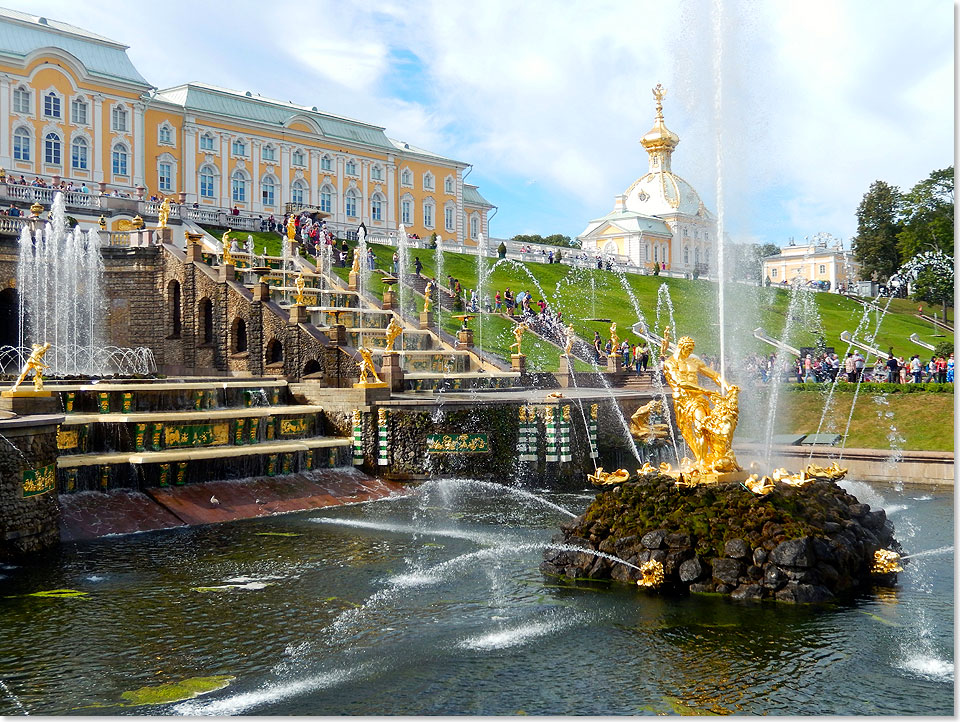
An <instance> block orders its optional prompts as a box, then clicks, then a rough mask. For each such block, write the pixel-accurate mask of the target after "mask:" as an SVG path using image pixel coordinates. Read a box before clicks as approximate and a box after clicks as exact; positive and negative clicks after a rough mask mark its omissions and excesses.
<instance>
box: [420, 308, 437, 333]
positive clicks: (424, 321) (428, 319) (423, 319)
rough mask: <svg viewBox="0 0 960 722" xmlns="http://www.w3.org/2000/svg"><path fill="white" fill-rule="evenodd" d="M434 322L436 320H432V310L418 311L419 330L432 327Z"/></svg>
mask: <svg viewBox="0 0 960 722" xmlns="http://www.w3.org/2000/svg"><path fill="white" fill-rule="evenodd" d="M434 323H436V322H435V320H434V317H433V312H432V311H421V312H420V330H421V331H422V330H423V329H426V328H432V327H433V325H434Z"/></svg>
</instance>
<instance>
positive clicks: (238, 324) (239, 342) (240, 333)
mask: <svg viewBox="0 0 960 722" xmlns="http://www.w3.org/2000/svg"><path fill="white" fill-rule="evenodd" d="M232 336H233V338H232V339H231V341H232V342H233V343H231V344H230V348H231V350H232V351H233V353H243V352H244V351H246V350H247V322H246V321H244V320H243V319H242V318H240V317H237V318H235V319H234V320H233V334H232Z"/></svg>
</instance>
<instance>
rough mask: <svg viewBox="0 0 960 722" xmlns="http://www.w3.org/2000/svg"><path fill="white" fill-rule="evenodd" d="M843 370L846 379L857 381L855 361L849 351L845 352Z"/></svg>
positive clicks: (851, 381) (853, 382)
mask: <svg viewBox="0 0 960 722" xmlns="http://www.w3.org/2000/svg"><path fill="white" fill-rule="evenodd" d="M843 370H844V372H845V373H846V374H847V381H849V382H850V383H852V384H855V383H856V382H857V362H856V361H855V360H854V358H853V353H852V352H850V351H848V352H847V357H846V358H845V359H844V360H843Z"/></svg>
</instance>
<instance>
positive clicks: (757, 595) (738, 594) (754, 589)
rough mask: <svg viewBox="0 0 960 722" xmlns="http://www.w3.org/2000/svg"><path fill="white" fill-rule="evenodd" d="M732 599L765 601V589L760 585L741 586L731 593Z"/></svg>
mask: <svg viewBox="0 0 960 722" xmlns="http://www.w3.org/2000/svg"><path fill="white" fill-rule="evenodd" d="M730 598H731V599H753V600H756V599H763V587H762V586H760V585H759V584H741V585H740V586H739V587H737V588H736V589H734V590H733V591H732V592H730Z"/></svg>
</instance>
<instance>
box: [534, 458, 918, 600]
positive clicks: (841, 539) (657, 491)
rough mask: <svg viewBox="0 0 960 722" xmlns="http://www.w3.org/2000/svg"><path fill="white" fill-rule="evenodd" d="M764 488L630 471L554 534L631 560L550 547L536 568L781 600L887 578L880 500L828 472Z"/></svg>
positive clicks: (889, 539)
mask: <svg viewBox="0 0 960 722" xmlns="http://www.w3.org/2000/svg"><path fill="white" fill-rule="evenodd" d="M765 491H766V493H765V494H763V495H760V494H756V493H754V492H752V491H750V490H749V489H748V488H747V487H746V486H744V485H743V484H741V483H726V484H724V483H720V484H710V485H699V486H684V485H682V484H678V483H677V481H676V479H675V478H672V477H670V476H665V475H656V476H646V477H644V476H640V477H639V478H637V477H634V480H632V481H625V482H623V483H621V484H620V485H618V486H613V487H608V488H607V489H605V490H603V491H601V492H600V493H599V494H597V497H596V499H595V501H594V502H593V503H592V504H591V505H590V506H589V507H588V508H587V510H586V511H585V512H584V514H583V515H582V516H580V517H578V518H577V519H574V520H571V521H569V522H567V523H565V524H563V525H561V527H560V528H561V533H560V534H558V535H556V536H555V537H554V539H553V541H555V542H558V543H560V544H563V545H574V546H579V547H583V548H585V549H591V550H595V551H599V552H604V553H606V554H610V555H614V556H616V557H618V558H620V559H622V560H624V561H626V562H628V564H630V565H633V566H632V567H631V566H627V565H625V564H621V563H619V562H615V561H611V560H609V559H606V558H603V557H597V556H594V555H593V554H590V553H586V552H583V553H581V552H573V551H557V550H554V549H549V550H547V551H546V552H545V555H544V561H543V562H542V564H541V565H540V569H541V571H543V572H544V573H547V574H552V575H558V576H561V577H567V578H571V579H576V578H587V579H613V580H615V581H619V582H624V583H629V584H637V583H639V584H640V585H641V586H648V587H652V588H657V589H658V590H661V591H667V592H674V593H676V592H681V593H683V592H701V593H703V592H707V593H719V594H727V595H730V596H731V597H732V598H735V599H751V600H760V599H775V600H778V601H785V602H825V601H828V600H831V599H833V598H834V597H838V596H846V595H849V594H851V593H854V592H856V591H858V590H861V589H864V588H869V587H870V586H872V585H875V584H879V585H884V586H892V585H894V584H895V583H896V571H898V570H899V567H898V566H897V565H896V563H895V560H896V555H889V556H890V557H891V558H893V559H894V563H892V564H886V565H884V564H882V563H880V562H881V560H882V559H884V558H885V557H884V554H883V550H889V549H892V550H894V551H897V552H899V544H898V543H897V542H896V541H895V540H894V538H893V525H892V524H891V523H890V522H889V521H888V520H887V518H886V513H885V512H884V511H883V510H882V509H878V510H876V511H871V509H870V507H869V505H867V504H861V503H860V502H859V501H858V500H857V499H856V497H854V496H852V495H850V494H848V493H847V492H846V491H844V490H843V489H842V488H841V487H839V486H838V485H837V484H836V483H835V482H833V481H826V480H823V481H812V482H810V483H806V484H804V485H803V486H791V485H789V484H784V483H776V484H775V485H774V488H772V489H767V490H765ZM878 552H881V553H880V555H879V556H878V554H877V553H878ZM635 567H639V568H640V569H637V568H635ZM641 570H642V571H641Z"/></svg>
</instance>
